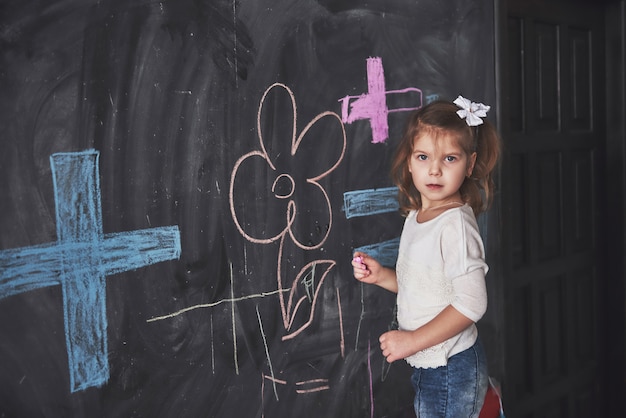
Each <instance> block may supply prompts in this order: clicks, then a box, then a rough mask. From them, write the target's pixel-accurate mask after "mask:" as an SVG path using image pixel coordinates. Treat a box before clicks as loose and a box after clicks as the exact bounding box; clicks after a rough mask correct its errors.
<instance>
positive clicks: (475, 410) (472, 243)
mask: <svg viewBox="0 0 626 418" xmlns="http://www.w3.org/2000/svg"><path fill="white" fill-rule="evenodd" d="M488 110H489V106H485V105H483V104H481V103H472V102H470V101H469V100H467V99H464V98H463V97H461V96H459V97H458V98H457V99H456V100H455V101H454V103H450V102H444V101H437V102H433V103H431V104H429V105H427V106H425V107H423V108H421V109H419V110H418V111H416V112H415V113H414V114H413V115H412V116H411V118H410V119H409V122H408V125H407V129H406V131H405V134H404V136H403V138H402V141H401V143H400V144H399V146H398V149H397V151H396V155H395V157H394V159H393V163H392V178H393V181H394V183H395V184H396V185H397V186H398V189H399V201H400V208H401V211H402V213H403V215H404V216H406V219H405V223H404V228H403V230H402V236H401V238H400V248H399V254H398V260H397V263H396V269H395V270H393V269H390V268H387V267H383V266H382V265H381V264H380V263H379V262H378V261H376V260H375V259H373V258H371V257H369V256H368V255H367V254H364V253H361V252H356V253H355V254H354V259H353V260H352V266H353V269H354V277H355V278H356V279H358V280H360V281H361V282H364V283H371V284H376V285H378V286H380V287H382V288H384V289H387V290H390V291H392V292H395V293H397V294H398V296H397V305H398V323H399V328H400V329H399V330H394V331H389V332H386V333H385V334H383V335H382V336H381V337H380V339H379V341H380V348H381V350H382V352H383V355H384V356H385V358H386V359H387V361H388V362H390V363H391V362H393V361H396V360H399V359H405V360H406V361H407V362H408V363H409V364H410V365H411V366H413V370H414V371H413V375H412V377H411V382H412V384H413V387H414V388H415V401H414V407H415V414H416V415H417V417H418V418H424V417H436V418H442V417H454V418H458V417H478V416H479V413H480V410H481V407H482V404H483V401H484V397H485V393H486V391H487V386H488V376H487V365H486V359H485V354H484V352H483V349H482V346H481V344H480V342H479V340H478V331H477V329H476V325H475V323H476V322H477V321H478V320H479V319H480V318H481V317H482V315H483V314H484V313H485V310H486V309H487V292H486V287H485V274H486V273H487V270H488V267H487V264H486V263H485V254H484V248H483V243H482V239H481V237H480V233H479V230H478V226H477V223H476V215H478V214H479V213H480V212H481V211H484V210H486V209H487V208H488V207H489V204H490V203H491V200H492V197H493V181H492V170H493V169H494V167H495V165H496V162H497V159H498V155H499V144H500V142H499V141H500V140H499V137H498V134H497V132H496V130H495V129H494V127H493V126H492V125H491V124H490V123H489V122H488V121H487V120H483V119H482V118H483V117H485V116H486V112H487V111H488Z"/></svg>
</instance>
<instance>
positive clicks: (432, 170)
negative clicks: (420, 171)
mask: <svg viewBox="0 0 626 418" xmlns="http://www.w3.org/2000/svg"><path fill="white" fill-rule="evenodd" d="M428 174H429V175H431V176H438V175H440V174H441V168H440V167H439V163H438V162H436V161H433V162H432V163H431V164H430V167H429V168H428Z"/></svg>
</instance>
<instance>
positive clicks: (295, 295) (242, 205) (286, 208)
mask: <svg viewBox="0 0 626 418" xmlns="http://www.w3.org/2000/svg"><path fill="white" fill-rule="evenodd" d="M270 93H272V94H271V95H270ZM262 122H265V123H266V124H265V125H263V124H262ZM296 122H297V109H296V101H295V97H294V94H293V92H292V91H291V90H290V89H289V88H288V87H287V86H285V85H284V84H280V83H276V84H273V85H271V86H270V87H269V88H268V89H267V90H266V91H265V93H264V95H263V97H262V98H261V102H260V105H259V111H258V115H257V135H258V139H259V144H260V150H255V151H251V152H249V153H247V154H245V155H243V156H241V157H240V158H239V159H238V160H237V162H236V163H235V166H234V168H233V171H232V175H231V180H230V190H229V201H230V210H231V215H232V218H233V221H234V222H235V225H236V226H237V229H238V230H239V232H240V233H241V234H242V235H243V236H244V237H245V238H246V239H247V240H248V241H250V242H253V243H257V244H269V243H272V242H276V241H279V245H280V249H279V254H278V260H277V261H278V263H277V280H278V290H279V299H280V306H281V312H282V316H283V325H284V327H285V329H286V330H287V331H289V333H288V334H287V335H285V336H283V340H285V339H290V338H293V337H295V336H296V335H297V334H298V333H300V332H301V331H302V330H304V329H305V328H306V327H307V326H308V325H309V324H310V323H311V322H312V320H313V315H314V311H315V303H316V301H317V296H318V292H319V290H320V288H321V285H322V283H323V281H324V278H325V277H326V275H327V274H328V272H329V271H330V270H331V269H332V267H333V266H334V265H335V264H336V262H335V261H334V260H315V261H312V262H310V263H308V264H307V265H305V266H304V267H303V268H302V269H301V270H300V271H299V273H298V274H297V276H296V277H295V278H294V279H293V281H292V282H293V285H292V286H291V289H290V291H289V293H290V294H289V298H288V301H287V302H286V301H285V296H284V295H283V293H284V292H283V290H284V289H287V288H288V287H289V286H284V285H283V278H282V272H281V264H282V256H283V249H284V242H285V239H286V238H287V237H289V238H291V240H292V241H293V242H294V244H295V245H296V246H298V247H299V248H301V249H303V250H305V251H309V250H315V249H318V248H320V247H321V246H322V245H323V244H324V242H325V241H326V239H327V238H328V235H329V234H330V231H331V229H332V217H333V215H332V206H331V203H330V199H329V197H328V193H327V192H326V190H325V189H324V187H323V186H322V185H321V184H320V180H322V179H323V178H325V177H326V176H328V175H329V174H330V173H331V172H333V170H335V169H336V168H337V167H338V166H339V164H340V163H341V161H342V159H343V157H344V154H345V150H346V133H345V128H344V125H343V122H342V121H341V118H340V117H339V115H337V114H336V113H334V112H330V111H328V112H323V113H320V114H318V115H317V116H315V117H314V118H313V119H312V120H311V121H310V122H309V123H308V124H307V125H306V126H305V127H304V128H303V129H302V131H301V132H300V134H299V135H297V134H296V131H297V123H296ZM285 132H288V135H290V137H287V138H283V137H281V134H284V133H285ZM328 132H331V134H328ZM319 149H322V150H324V155H323V156H318V155H316V151H317V150H319ZM312 213H313V214H314V215H313V216H311V214H312ZM300 217H301V218H302V222H301V221H300ZM320 267H321V268H320ZM316 270H317V274H318V275H319V272H320V270H321V275H319V277H315V276H316ZM301 284H303V285H304V287H305V290H304V291H301V290H299V289H300V287H301V286H299V285H301ZM307 300H308V301H309V302H310V304H308V305H307V304H306V303H304V302H306V301H307ZM303 306H309V307H310V312H309V315H308V320H307V321H306V322H305V323H304V324H302V325H301V326H300V327H299V328H297V329H296V330H293V324H294V318H295V316H296V313H297V312H298V310H299V309H301V308H302V307H303Z"/></svg>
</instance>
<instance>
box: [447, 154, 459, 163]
mask: <svg viewBox="0 0 626 418" xmlns="http://www.w3.org/2000/svg"><path fill="white" fill-rule="evenodd" d="M445 160H446V161H447V162H449V163H451V162H453V161H455V160H456V157H455V156H452V155H448V156H447V157H446V158H445Z"/></svg>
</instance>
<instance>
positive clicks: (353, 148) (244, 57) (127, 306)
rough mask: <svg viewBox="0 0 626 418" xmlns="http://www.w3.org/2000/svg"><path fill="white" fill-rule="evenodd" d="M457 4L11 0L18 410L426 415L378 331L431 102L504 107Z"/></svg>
mask: <svg viewBox="0 0 626 418" xmlns="http://www.w3.org/2000/svg"><path fill="white" fill-rule="evenodd" d="M492 21H493V10H492V4H491V2H490V1H488V0H476V1H467V0H463V1H461V0H453V1H422V0H420V1H413V0H411V1H408V0H404V1H400V0H375V1H368V2H359V1H317V2H315V1H290V0H263V1H258V0H255V1H240V2H234V1H208V0H207V1H201V0H197V1H194V0H185V1H170V2H146V1H128V0H124V1H121V0H99V1H95V0H90V1H88V0H80V1H79V0H68V1H56V2H54V1H53V2H35V1H30V0H29V1H3V2H2V4H0V60H1V61H0V128H1V129H0V132H1V137H0V138H1V139H0V141H1V142H0V144H1V146H2V152H0V194H1V199H0V417H22V416H28V417H37V416H46V417H56V416H59V417H60V416H64V417H65V416H76V417H83V416H85V417H86V416H89V417H94V416H105V417H131V416H137V417H235V416H236V417H268V418H270V417H292V416H297V417H320V416H321V417H374V416H376V417H382V416H389V417H392V416H399V417H402V416H410V415H411V413H412V412H411V408H412V396H413V395H412V389H411V387H410V384H409V381H408V376H409V372H410V371H409V369H408V366H407V365H406V364H404V363H403V362H397V363H394V364H392V365H389V364H386V363H385V361H384V359H383V357H382V355H381V353H380V349H379V347H378V342H377V341H378V336H379V335H380V334H381V333H382V332H384V331H386V330H387V329H389V328H391V327H393V326H394V302H395V297H394V295H393V294H390V293H387V292H385V291H384V290H381V289H379V288H376V287H373V286H364V285H361V284H359V283H358V282H357V281H355V280H354V279H353V277H352V274H351V266H350V259H351V254H352V251H353V250H354V249H355V248H362V247H363V248H367V249H368V251H370V252H372V253H373V254H377V256H379V257H380V259H381V260H382V261H383V262H384V263H386V264H389V265H393V263H394V261H395V249H396V247H397V239H398V237H399V234H400V230H401V225H402V218H401V217H400V216H399V215H398V214H397V211H396V206H397V203H396V202H395V189H394V188H393V187H392V184H391V183H390V180H389V176H388V168H389V160H390V158H391V155H392V152H393V149H394V146H395V144H396V143H397V141H398V138H399V136H400V134H401V132H402V128H403V125H404V120H405V119H406V115H407V112H409V111H410V110H411V109H414V108H417V107H419V106H421V105H423V104H425V103H427V102H428V101H430V100H433V99H435V98H439V97H441V98H448V99H453V98H455V97H456V96H457V95H458V94H462V95H464V96H466V97H470V98H472V99H475V100H477V101H481V102H484V103H493V101H494V96H495V93H494V85H495V82H494V76H493V68H494V65H493V23H492Z"/></svg>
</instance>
